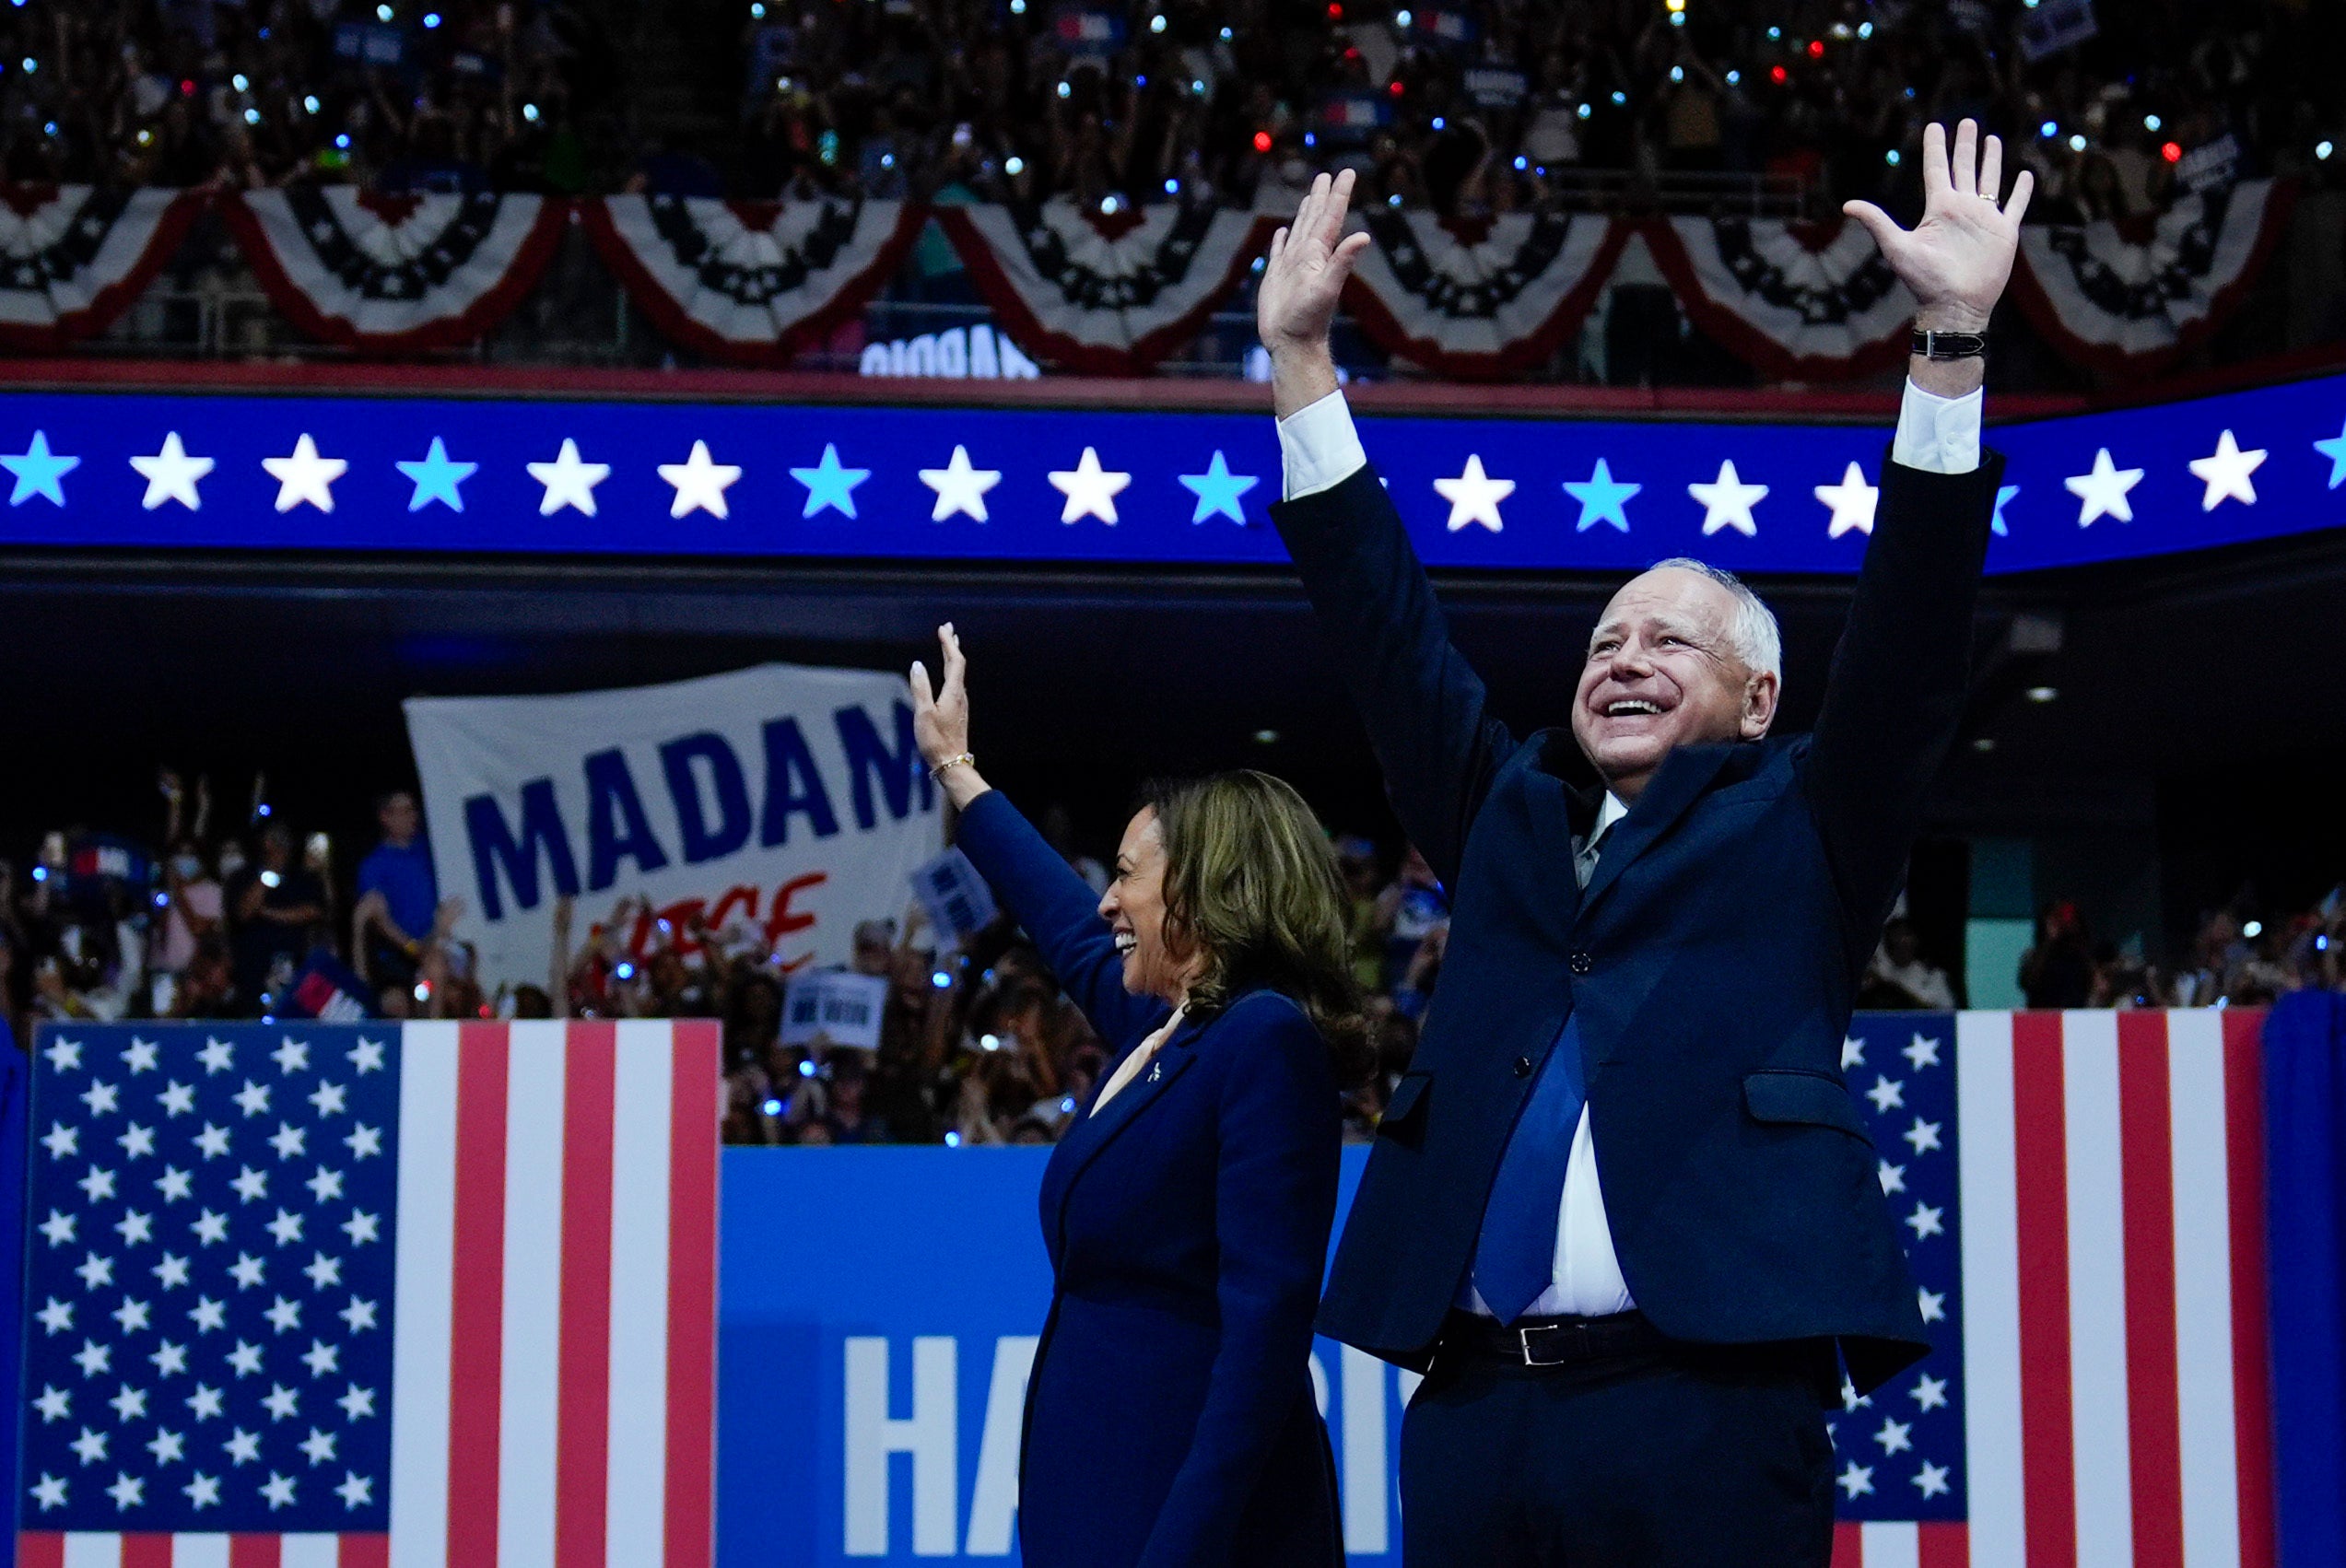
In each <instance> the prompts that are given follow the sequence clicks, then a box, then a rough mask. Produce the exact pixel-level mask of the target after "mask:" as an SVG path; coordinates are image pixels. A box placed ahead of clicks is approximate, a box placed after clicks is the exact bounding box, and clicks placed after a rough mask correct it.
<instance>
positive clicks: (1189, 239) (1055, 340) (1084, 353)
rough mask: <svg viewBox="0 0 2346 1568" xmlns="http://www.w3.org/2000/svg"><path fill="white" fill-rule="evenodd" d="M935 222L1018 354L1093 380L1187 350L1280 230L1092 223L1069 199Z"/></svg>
mask: <svg viewBox="0 0 2346 1568" xmlns="http://www.w3.org/2000/svg"><path fill="white" fill-rule="evenodd" d="M935 216H936V219H937V221H938V223H940V224H941V225H943V226H944V231H945V235H946V237H947V238H949V239H950V240H952V241H953V244H954V248H955V249H956V251H958V252H960V253H961V261H962V264H963V265H965V266H967V267H968V269H969V276H970V280H971V282H972V283H974V284H975V285H976V286H977V288H978V292H979V295H980V296H981V297H982V298H984V299H985V301H986V303H987V305H988V306H990V307H991V309H992V310H993V312H994V315H995V317H996V318H997V319H998V320H999V321H1000V322H1002V324H1003V328H1004V330H1006V331H1007V332H1008V333H1009V334H1010V335H1011V336H1012V337H1014V338H1015V339H1016V340H1017V341H1018V344H1019V345H1020V346H1021V347H1023V348H1024V349H1026V352H1027V353H1028V354H1030V355H1032V356H1034V357H1036V358H1038V359H1041V360H1044V361H1046V362H1047V363H1050V364H1051V365H1054V366H1056V367H1058V368H1060V369H1066V370H1072V371H1074V372H1076V373H1077V374H1079V375H1089V376H1139V375H1145V374H1147V373H1148V372H1149V371H1150V370H1151V369H1155V366H1156V365H1157V364H1158V363H1159V362H1160V361H1162V360H1163V359H1165V358H1166V357H1167V356H1168V355H1170V354H1172V353H1173V352H1174V351H1175V350H1176V349H1178V348H1179V347H1180V346H1181V345H1184V344H1186V343H1188V342H1189V341H1190V340H1191V338H1194V337H1195V336H1196V335H1197V334H1198V332H1199V330H1200V329H1201V328H1202V327H1203V326H1204V325H1205V322H1206V318H1207V317H1209V316H1211V315H1212V314H1213V313H1214V310H1215V309H1216V308H1217V307H1219V306H1220V305H1221V304H1222V302H1223V301H1224V300H1225V299H1227V298H1229V297H1230V295H1231V293H1232V292H1233V291H1235V290H1236V289H1237V287H1238V284H1239V282H1240V281H1241V280H1242V279H1243V278H1244V277H1245V275H1246V271H1247V268H1248V267H1249V265H1250V264H1251V263H1252V262H1253V260H1254V258H1255V257H1256V256H1257V255H1259V254H1260V253H1261V252H1262V251H1263V250H1264V249H1265V248H1266V247H1267V246H1268V245H1269V244H1270V242H1271V235H1272V232H1273V229H1275V228H1277V227H1278V225H1277V223H1276V222H1275V221H1274V220H1273V219H1272V218H1269V217H1261V216H1256V215H1254V214H1251V213H1245V212H1237V211H1232V210H1228V209H1225V208H1219V207H1203V206H1193V205H1189V204H1187V203H1181V204H1174V203H1169V202H1168V203H1164V204H1161V205H1153V206H1145V207H1139V208H1133V207H1122V208H1120V209H1118V210H1117V211H1115V212H1113V213H1098V212H1095V211H1093V210H1092V209H1090V208H1088V207H1085V206H1080V205H1077V204H1076V203H1075V202H1074V201H1073V199H1071V198H1069V197H1066V196H1053V197H1051V198H1050V200H1049V201H1046V202H1044V203H1043V204H1042V205H1040V206H1039V207H1010V206H1003V205H992V204H987V205H970V206H941V207H938V208H937V209H936V211H935Z"/></svg>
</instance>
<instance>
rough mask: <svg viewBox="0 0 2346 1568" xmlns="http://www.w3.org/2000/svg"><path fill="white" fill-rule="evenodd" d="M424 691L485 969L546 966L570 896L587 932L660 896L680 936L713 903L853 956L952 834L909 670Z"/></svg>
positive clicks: (438, 791)
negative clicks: (528, 691)
mask: <svg viewBox="0 0 2346 1568" xmlns="http://www.w3.org/2000/svg"><path fill="white" fill-rule="evenodd" d="M405 707H406V711H407V735H408V741H409V743H410V744H411V745H413V746H414V748H415V753H416V773H417V776H418V777H419V778H421V779H422V780H423V787H424V809H425V812H426V813H427V815H428V818H429V821H430V823H431V827H432V861H433V865H434V867H435V869H436V870H437V871H438V872H439V873H440V892H441V894H442V895H443V896H450V897H460V898H462V899H463V901H464V904H465V914H464V919H463V921H462V922H461V923H460V924H459V925H458V927H457V934H458V936H459V937H461V938H463V939H464V940H468V941H470V942H474V943H475V944H476V946H477V947H478V949H479V957H480V967H481V975H482V979H483V983H484V984H486V985H490V986H494V985H498V984H500V983H522V982H526V983H529V984H532V985H541V986H542V985H544V984H545V983H546V979H547V971H548V965H549V961H550V958H551V955H552V952H553V904H554V899H555V897H556V896H557V895H558V894H566V893H567V894H570V895H574V896H575V897H576V898H577V899H578V907H579V916H578V918H577V920H576V922H575V930H577V931H578V932H579V939H580V940H583V938H584V933H585V930H586V927H587V925H588V923H589V922H591V921H592V920H596V919H602V918H603V916H604V913H605V911H606V909H607V908H608V907H610V906H611V905H612V904H615V903H616V901H617V900H618V899H620V898H621V897H624V896H628V895H639V896H641V897H643V898H645V899H647V900H649V901H650V903H651V907H652V910H653V911H654V912H655V914H656V916H657V917H659V918H663V919H667V920H668V921H669V923H670V926H671V929H672V930H673V931H674V933H676V935H677V936H678V937H679V938H681V937H682V936H683V935H684V934H685V932H686V929H687V928H688V927H689V926H690V925H691V923H692V921H693V919H694V917H695V916H696V915H698V916H700V917H702V918H703V919H706V920H707V923H708V925H709V926H710V929H711V930H724V929H726V928H728V927H729V926H732V925H733V924H735V923H736V922H738V921H740V920H743V919H746V920H748V921H750V922H752V923H754V924H755V925H757V927H759V928H760V929H761V930H763V931H764V932H765V934H766V936H767V937H768V939H769V940H770V941H771V942H773V943H774V945H775V952H776V954H777V956H778V957H779V958H780V961H781V962H782V963H783V964H784V965H788V966H790V967H792V968H796V967H799V966H801V965H805V964H810V963H811V964H812V965H830V964H844V963H845V962H846V961H847V960H848V958H849V956H850V953H851V951H852V948H853V934H854V930H855V925H856V922H857V921H859V920H866V919H880V918H883V917H892V916H896V915H898V914H900V913H901V912H902V911H903V908H904V906H905V903H906V883H907V880H908V879H909V877H910V876H911V875H912V873H913V872H914V871H915V870H917V869H918V868H920V867H921V865H923V864H924V863H925V862H927V861H928V860H930V859H931V858H933V856H935V855H936V853H937V852H938V850H939V848H941V847H942V844H943V838H944V833H943V826H942V823H943V815H942V811H941V808H940V806H939V804H938V801H937V796H936V790H935V786H934V785H933V784H932V783H931V782H930V780H929V775H928V772H927V770H926V769H925V768H924V767H923V766H921V754H920V751H919V749H918V748H917V747H916V746H915V745H914V744H913V742H912V710H911V708H909V706H908V705H907V704H906V702H905V700H904V683H903V680H902V678H901V677H899V676H897V675H891V674H881V673H874V672H869V671H861V670H824V669H812V668H808V667H805V666H802V665H794V664H761V665H758V666H757V667H755V668H753V669H748V670H738V671H735V672H733V673H731V674H725V675H711V676H708V677H706V678H704V679H701V680H695V681H679V682H676V683H674V684H673V685H660V686H638V687H633V688H630V689H627V690H622V691H603V692H580V693H576V694H573V695H570V696H498V697H413V698H410V699H409V700H408V702H407V703H406V705H405ZM644 929H645V928H644V926H643V925H642V924H641V923H640V922H639V924H638V926H637V930H644Z"/></svg>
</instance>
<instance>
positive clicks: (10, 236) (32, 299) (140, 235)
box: [0, 185, 204, 354]
mask: <svg viewBox="0 0 2346 1568" xmlns="http://www.w3.org/2000/svg"><path fill="white" fill-rule="evenodd" d="M203 204H204V198H203V196H202V194H201V193H197V192H193V191H163V190H121V189H106V188H100V187H92V186H88V185H42V186H37V185H9V186H5V187H0V348H8V349H13V350H16V351H18V352H19V353H35V354H38V353H50V352H53V351H55V350H58V349H61V348H64V347H65V346H66V345H69V344H72V343H74V342H76V341H77V340H79V339H82V338H89V337H95V336H97V335H98V334H99V333H102V332H104V331H105V330H106V329H107V328H108V327H110V326H111V325H112V324H113V322H114V319H115V318H116V317H118V316H120V315H121V314H122V313H123V311H124V310H127V309H129V307H130V305H131V303H132V301H134V300H135V299H136V298H138V296H139V295H140V294H141V293H142V292H143V291H144V290H145V289H146V287H147V284H148V283H149V282H151V281H153V279H154V276H155V274H156V273H157V272H158V271H159V270H160V269H161V267H162V265H163V263H165V262H166V261H168V260H170V254H171V252H172V251H173V250H174V249H175V248H176V247H177V246H178V244H179V242H180V238H181V236H182V235H183V234H185V233H186V232H187V226H188V224H189V223H191V222H192V221H194V217H195V215H196V213H197V211H198V210H200V209H201V207H202V206H203Z"/></svg>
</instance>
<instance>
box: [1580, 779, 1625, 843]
mask: <svg viewBox="0 0 2346 1568" xmlns="http://www.w3.org/2000/svg"><path fill="white" fill-rule="evenodd" d="M1628 814H1629V808H1628V807H1627V806H1625V805H1624V804H1623V803H1622V800H1621V797H1620V796H1618V795H1616V794H1614V793H1613V791H1612V790H1606V791H1605V798H1604V800H1603V801H1602V802H1601V803H1600V804H1599V805H1598V807H1597V825H1596V826H1594V827H1592V828H1590V829H1589V837H1587V838H1586V839H1584V840H1583V841H1582V842H1581V845H1580V852H1581V853H1582V854H1584V855H1589V854H1593V853H1595V852H1596V848H1597V846H1599V845H1600V844H1602V843H1603V842H1604V841H1605V835H1606V834H1608V833H1610V832H1612V831H1613V824H1614V823H1616V822H1619V821H1620V820H1621V819H1622V818H1623V817H1625V816H1627V815H1628Z"/></svg>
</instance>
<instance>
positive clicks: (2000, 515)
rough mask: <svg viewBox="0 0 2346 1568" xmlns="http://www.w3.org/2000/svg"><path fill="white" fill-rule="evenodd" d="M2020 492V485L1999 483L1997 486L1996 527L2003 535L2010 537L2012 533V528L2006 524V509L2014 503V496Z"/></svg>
mask: <svg viewBox="0 0 2346 1568" xmlns="http://www.w3.org/2000/svg"><path fill="white" fill-rule="evenodd" d="M2019 494H2020V486H2017V485H1999V486H1996V523H1995V527H1996V532H1997V533H1998V534H1999V535H2000V536H2001V537H2005V538H2009V537H2011V535H2012V530H2011V529H2009V528H2006V527H2005V526H2004V509H2005V508H2006V507H2008V506H2010V505H2011V504H2012V497H2014V496H2017V495H2019Z"/></svg>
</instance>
